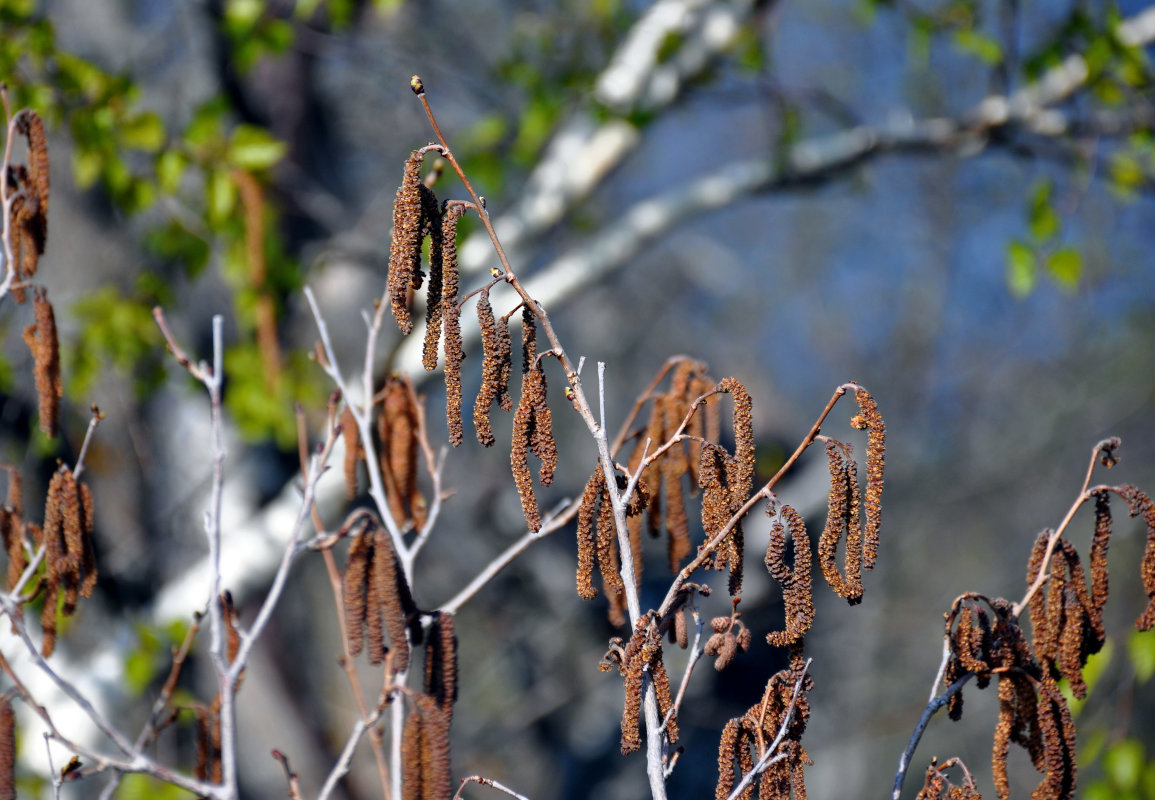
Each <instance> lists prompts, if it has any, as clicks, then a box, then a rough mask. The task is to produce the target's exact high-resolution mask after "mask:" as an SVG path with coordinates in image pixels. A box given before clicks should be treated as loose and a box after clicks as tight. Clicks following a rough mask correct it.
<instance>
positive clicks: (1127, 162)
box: [1111, 152, 1144, 195]
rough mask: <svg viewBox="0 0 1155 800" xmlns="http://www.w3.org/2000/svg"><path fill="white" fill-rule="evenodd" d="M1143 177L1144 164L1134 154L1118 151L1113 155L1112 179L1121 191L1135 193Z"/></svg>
mask: <svg viewBox="0 0 1155 800" xmlns="http://www.w3.org/2000/svg"><path fill="white" fill-rule="evenodd" d="M1143 178H1144V174H1143V165H1142V164H1140V163H1139V159H1138V158H1136V157H1135V155H1134V154H1132V153H1128V152H1117V153H1114V154H1113V155H1112V156H1111V181H1112V183H1113V184H1114V186H1115V188H1116V189H1117V190H1119V191H1120V192H1121V193H1123V194H1128V195H1129V194H1134V192H1135V190H1136V189H1137V188H1138V187H1139V185H1140V184H1141V183H1143Z"/></svg>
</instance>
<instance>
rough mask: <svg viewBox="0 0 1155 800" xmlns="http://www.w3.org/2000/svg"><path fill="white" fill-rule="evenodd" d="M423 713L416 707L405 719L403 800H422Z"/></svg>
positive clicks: (402, 757) (402, 761)
mask: <svg viewBox="0 0 1155 800" xmlns="http://www.w3.org/2000/svg"><path fill="white" fill-rule="evenodd" d="M421 733H422V725H421V712H420V711H418V710H417V707H416V706H414V707H413V708H412V710H410V712H409V714H408V715H407V716H406V717H405V728H404V730H403V732H402V734H401V797H402V800H421V797H422V791H421V777H422V771H423V770H422V753H423V750H424V747H423V744H422V741H421V740H422V736H421Z"/></svg>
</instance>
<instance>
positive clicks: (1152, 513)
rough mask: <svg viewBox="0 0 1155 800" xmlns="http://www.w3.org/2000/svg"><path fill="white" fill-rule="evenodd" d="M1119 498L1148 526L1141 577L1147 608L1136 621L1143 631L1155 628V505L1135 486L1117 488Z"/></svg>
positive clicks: (1140, 571) (1140, 570)
mask: <svg viewBox="0 0 1155 800" xmlns="http://www.w3.org/2000/svg"><path fill="white" fill-rule="evenodd" d="M1117 491H1118V492H1119V496H1120V497H1122V498H1123V499H1124V500H1126V501H1127V506H1128V507H1129V508H1130V510H1131V516H1132V517H1138V516H1140V515H1142V517H1143V521H1144V522H1145V523H1146V524H1147V544H1146V546H1145V547H1144V550H1143V562H1142V564H1140V567H1139V575H1140V577H1141V578H1142V579H1143V589H1144V591H1145V592H1146V593H1147V608H1146V609H1144V611H1143V613H1142V614H1141V615H1140V616H1139V619H1137V620H1135V627H1136V628H1138V629H1139V630H1141V631H1146V630H1150V629H1151V628H1153V627H1155V504H1153V503H1152V502H1151V498H1150V497H1148V496H1147V495H1146V494H1144V493H1143V492H1141V491H1139V490H1138V489H1136V488H1135V487H1134V486H1121V487H1118V488H1117Z"/></svg>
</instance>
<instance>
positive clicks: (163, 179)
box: [156, 150, 188, 194]
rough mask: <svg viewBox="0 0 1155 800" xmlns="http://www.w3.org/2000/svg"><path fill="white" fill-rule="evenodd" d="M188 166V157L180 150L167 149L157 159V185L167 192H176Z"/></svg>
mask: <svg viewBox="0 0 1155 800" xmlns="http://www.w3.org/2000/svg"><path fill="white" fill-rule="evenodd" d="M187 168H188V159H187V158H186V157H185V155H184V154H183V153H181V152H180V151H178V150H165V151H164V152H163V153H161V154H160V156H158V157H157V159H156V182H157V186H158V187H159V188H160V190H161V191H162V192H164V193H165V194H175V193H176V191H177V189H179V188H180V181H181V178H183V177H184V172H185V169H187Z"/></svg>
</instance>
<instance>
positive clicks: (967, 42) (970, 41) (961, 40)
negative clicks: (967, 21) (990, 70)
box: [954, 30, 1003, 67]
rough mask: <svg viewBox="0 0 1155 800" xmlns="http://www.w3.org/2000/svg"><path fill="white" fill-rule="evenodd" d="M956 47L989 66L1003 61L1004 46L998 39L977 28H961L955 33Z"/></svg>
mask: <svg viewBox="0 0 1155 800" xmlns="http://www.w3.org/2000/svg"><path fill="white" fill-rule="evenodd" d="M954 43H955V47H957V48H958V49H959V50H961V51H962V52H964V53H967V54H968V55H972V56H974V57H975V58H977V59H978V60H979V61H981V62H983V63H984V64H986V65H987V66H991V67H993V66H995V65H997V64H1000V63H1002V60H1003V48H1002V46H1000V45H999V43H998V41H997V40H996V39H994V38H993V37H991V36H988V35H986V34H985V33H980V32H979V31H976V30H960V31H957V32H956V33H955V35H954Z"/></svg>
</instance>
